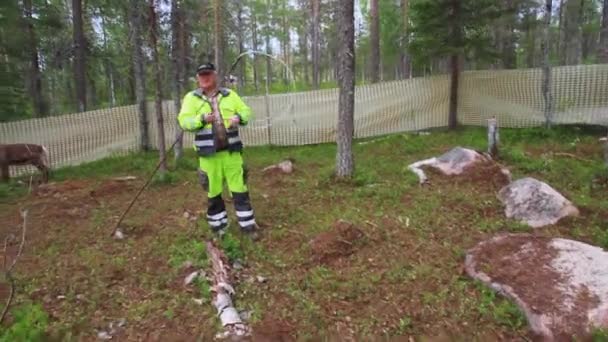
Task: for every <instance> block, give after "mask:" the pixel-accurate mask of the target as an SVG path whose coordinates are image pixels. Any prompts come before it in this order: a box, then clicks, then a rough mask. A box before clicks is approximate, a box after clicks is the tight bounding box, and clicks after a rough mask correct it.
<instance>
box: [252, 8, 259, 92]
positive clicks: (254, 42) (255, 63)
mask: <svg viewBox="0 0 608 342" xmlns="http://www.w3.org/2000/svg"><path fill="white" fill-rule="evenodd" d="M252 11H253V10H252ZM251 47H252V48H253V51H258V24H257V20H256V16H255V14H253V13H252V14H251ZM252 63H253V86H254V88H255V91H256V93H257V92H258V55H257V54H254V55H253V61H252Z"/></svg>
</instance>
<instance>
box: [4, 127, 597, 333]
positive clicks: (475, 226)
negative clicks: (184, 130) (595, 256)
mask: <svg viewBox="0 0 608 342" xmlns="http://www.w3.org/2000/svg"><path fill="white" fill-rule="evenodd" d="M475 134H477V135H478V136H479V137H480V138H479V140H475V141H473V145H474V146H473V147H476V146H478V147H480V148H482V147H483V139H484V134H483V131H481V132H480V133H475ZM477 135H475V136H477ZM431 137H432V138H433V139H432V140H431V139H430V137H418V136H416V137H414V138H412V137H409V136H395V137H392V138H390V139H387V140H384V141H382V142H380V143H373V144H366V145H364V146H357V147H356V148H355V155H356V158H357V160H358V164H357V167H358V173H357V175H356V177H355V178H354V179H353V181H352V182H346V183H335V182H334V181H333V180H332V179H331V177H330V175H331V170H332V165H333V161H334V153H335V150H334V149H333V148H332V147H327V146H316V147H302V148H298V149H281V148H278V149H259V150H253V151H252V152H251V153H250V154H249V155H247V156H246V159H247V160H248V163H249V167H250V170H251V172H250V180H249V185H250V188H251V189H252V201H253V204H254V207H255V209H256V212H257V216H258V220H259V223H260V225H261V226H262V227H263V228H264V229H265V231H264V237H263V239H262V240H261V241H259V242H257V243H255V244H254V243H250V242H249V241H248V240H246V239H241V237H240V234H239V232H238V229H237V228H236V225H235V224H234V222H233V225H232V227H231V234H232V235H233V236H235V237H236V238H237V239H238V240H239V241H240V247H238V248H239V249H240V250H241V251H242V253H243V255H244V257H243V260H242V263H243V269H242V270H237V271H235V272H236V273H237V274H236V278H237V282H236V288H237V298H235V300H236V304H237V305H236V306H237V308H239V309H244V310H248V311H251V313H252V314H251V318H250V321H251V324H252V326H253V329H254V332H255V334H254V340H260V341H264V340H268V341H290V340H295V339H319V338H321V339H322V338H336V337H339V338H340V339H348V338H353V339H355V340H357V339H362V338H374V339H378V338H386V337H395V336H402V337H405V338H409V337H415V338H417V339H420V340H425V339H426V340H429V339H430V340H436V339H438V340H441V339H444V340H445V339H448V340H449V339H450V338H461V339H467V340H484V341H485V340H521V339H523V338H530V337H531V336H530V335H529V334H528V332H527V329H526V326H525V320H523V317H522V315H521V313H518V312H517V310H516V309H514V305H513V304H512V303H510V302H508V301H506V300H504V299H501V298H500V297H496V296H495V295H494V294H493V293H492V292H491V291H489V290H487V289H486V288H484V287H483V286H481V285H480V284H478V283H476V282H473V281H471V280H470V279H469V278H468V277H466V276H464V274H463V268H462V267H463V266H462V262H463V258H464V253H465V251H466V250H467V249H469V248H471V247H472V246H474V245H475V244H476V243H478V242H479V241H483V240H484V239H487V238H489V237H491V236H493V235H494V234H496V233H498V232H522V231H524V232H529V231H530V230H529V229H528V228H526V227H522V226H521V225H520V224H518V223H517V222H514V221H511V220H507V219H505V218H504V217H503V208H502V206H501V204H500V203H499V201H498V200H497V199H496V192H497V191H498V189H500V187H502V186H503V185H504V184H506V183H505V182H506V179H505V178H504V175H503V174H502V173H501V172H500V171H499V170H498V169H496V168H495V167H494V166H492V165H481V166H479V167H478V168H476V169H473V170H467V172H465V174H464V175H462V176H456V177H450V178H446V177H441V176H439V175H436V174H431V175H430V179H431V184H430V185H427V186H422V187H420V186H419V185H418V184H417V180H416V178H415V176H414V175H411V174H409V173H407V172H406V171H403V170H404V168H405V166H407V165H409V164H410V163H411V162H413V161H416V160H419V159H421V158H424V157H428V156H432V155H437V154H438V153H441V152H444V151H446V150H448V149H449V148H450V147H452V146H456V145H466V144H467V143H471V141H470V139H464V140H463V138H461V137H462V135H461V134H459V135H453V134H445V135H444V133H439V134H437V137H435V136H431ZM505 138H506V139H508V135H507V136H506V137H505ZM556 140H559V139H556ZM476 141H479V142H476ZM593 141H594V140H593V137H592V138H589V139H587V140H583V141H582V142H579V146H581V145H586V144H588V145H589V146H588V147H586V150H581V151H582V152H581V153H580V154H578V153H579V151H578V150H576V151H571V149H570V148H569V147H568V145H565V144H561V143H560V142H559V141H557V142H555V145H554V146H553V145H552V146H553V147H552V150H551V151H553V152H554V151H563V152H568V153H577V155H579V156H581V157H582V158H585V159H594V158H595V159H597V155H599V153H600V152H601V150H600V149H599V147H598V148H595V147H594V145H593ZM541 143H542V142H541ZM475 145H476V146H475ZM480 145H481V146H480ZM532 148H536V149H537V150H538V151H540V153H541V154H542V153H547V152H546V151H545V152H543V150H542V148H541V147H539V146H538V145H534V144H532V145H531V146H530V150H532ZM521 149H522V150H524V151H527V150H528V149H527V146H521ZM581 149H582V147H581ZM395 150H397V151H403V152H399V153H398V154H396V153H393V152H392V151H395ZM583 152H584V153H583ZM535 153H536V152H534V153H532V152H530V155H529V156H526V155H523V156H522V155H521V153H520V152H519V150H517V151H514V152H512V153H510V154H509V151H506V152H505V154H507V155H506V156H505V158H504V160H502V161H501V163H503V164H504V165H505V166H507V167H509V168H511V169H512V171H514V173H515V174H516V175H518V174H526V175H528V174H535V176H536V177H539V178H540V179H544V180H546V181H547V182H549V183H550V184H552V185H554V186H555V187H556V188H558V189H559V190H561V191H563V193H564V195H565V196H567V197H569V199H571V200H573V201H574V202H575V203H576V204H577V205H579V208H581V215H580V216H579V217H578V218H568V219H565V220H563V221H560V223H558V224H557V225H556V226H553V227H549V228H546V229H542V230H540V231H538V232H535V233H534V234H539V235H540V236H563V237H569V238H574V239H577V240H582V241H585V242H589V243H593V244H596V245H598V244H601V243H604V241H605V243H606V245H608V238H606V237H605V236H604V235H602V234H603V233H602V229H601V226H602V224H604V223H606V222H608V203H607V202H606V199H605V198H603V197H602V196H601V195H597V194H596V193H593V192H592V191H591V189H592V188H591V185H590V184H591V179H592V178H593V177H595V170H596V169H597V165H600V164H601V162H600V161H599V160H598V161H597V164H589V165H587V164H583V165H581V164H580V162H579V161H576V160H574V159H572V158H558V157H551V158H550V159H546V160H550V162H548V163H547V164H544V163H540V162H538V160H539V158H537V156H536V154H535ZM191 157H192V156H188V158H191ZM287 157H293V158H294V159H295V160H296V161H297V163H296V170H295V171H294V173H292V174H290V175H281V174H272V175H266V174H264V173H263V172H262V171H261V170H262V169H263V168H264V167H265V166H267V165H270V164H272V163H276V162H278V161H280V160H283V159H285V158H287ZM547 158H548V157H547ZM153 160H154V158H153V157H151V161H153ZM547 165H548V166H547ZM591 166H593V167H591ZM579 168H580V169H579ZM121 170H122V171H119V172H116V173H113V174H108V175H103V176H98V177H94V178H88V177H84V178H83V177H79V178H78V179H71V180H65V181H58V182H55V183H53V184H50V185H49V186H47V187H46V188H42V189H39V190H38V191H37V192H36V193H34V194H31V195H25V196H24V197H19V198H13V199H10V200H8V201H5V202H3V203H0V236H6V235H7V234H9V233H12V234H15V235H18V234H19V231H20V230H19V227H20V224H21V220H20V216H19V209H21V208H27V209H28V210H29V223H28V235H27V243H26V247H25V250H24V253H23V256H22V259H21V260H20V262H19V264H18V265H17V267H16V269H15V278H16V279H17V285H18V294H17V297H16V300H15V304H16V305H20V304H23V303H26V302H27V301H31V302H34V303H39V304H41V305H42V306H43V308H44V310H45V311H46V312H47V313H48V314H49V317H50V322H49V327H48V336H49V338H66V336H68V337H71V338H73V339H77V340H95V339H96V333H97V332H98V331H100V330H103V329H107V327H108V325H109V324H110V323H112V322H116V321H118V320H120V319H126V324H125V325H124V326H123V327H121V328H119V329H118V332H117V333H116V335H115V339H118V340H129V341H137V340H147V341H167V340H184V341H190V340H196V339H202V340H208V339H210V338H211V337H212V336H213V335H215V333H216V332H218V331H219V327H218V322H217V318H216V316H215V312H214V309H213V308H212V306H211V305H210V303H209V299H208V298H204V296H202V295H201V293H200V291H198V290H197V289H196V288H192V287H185V286H183V277H184V274H186V273H187V271H188V270H184V269H182V268H180V267H179V266H178V267H176V266H175V265H174V264H175V263H177V261H180V262H181V259H179V258H178V257H177V256H178V255H179V253H180V251H183V250H185V249H186V248H187V247H186V246H187V244H188V243H190V242H192V241H201V242H204V241H205V240H206V239H207V238H209V236H210V235H209V233H208V231H207V228H206V226H205V224H204V223H199V222H198V220H197V219H196V217H198V216H200V215H202V213H203V209H204V208H205V205H206V199H205V196H204V193H203V192H202V191H201V189H200V186H199V185H198V183H197V180H196V173H195V172H194V170H192V171H191V170H190V169H182V170H181V171H179V172H178V173H177V176H176V177H175V179H174V181H173V182H172V183H171V184H157V185H153V186H152V187H151V188H149V189H148V190H146V191H145V192H144V194H143V195H142V197H141V198H140V200H139V201H138V203H137V205H136V206H135V207H134V209H133V211H132V212H131V213H130V214H129V216H128V217H127V219H126V221H125V224H124V233H125V235H126V238H125V239H124V240H115V239H112V238H111V237H110V234H111V232H112V228H113V224H114V223H115V222H116V220H117V218H118V216H119V215H120V213H121V211H122V210H123V209H124V208H125V207H126V205H127V204H128V202H129V200H130V199H131V197H132V196H133V195H134V193H135V192H136V190H137V188H138V187H139V186H141V185H142V184H143V181H144V177H145V175H146V173H145V172H144V173H137V172H135V175H137V176H138V179H136V180H132V181H126V182H123V181H116V180H113V178H115V177H119V176H125V175H128V174H132V173H130V172H128V171H125V169H121ZM126 170H128V168H127V169H126ZM565 170H571V171H572V170H574V171H577V172H578V175H571V174H566V173H565V172H564V171H565ZM227 205H228V206H229V207H230V206H231V203H227ZM185 212H188V214H187V215H185V214H184V213H185ZM201 217H202V216H201ZM193 218H194V219H193ZM233 221H234V218H233ZM604 239H605V240H604ZM11 248H14V246H11ZM256 276H263V277H264V278H265V279H266V280H265V281H263V282H260V281H257V280H256ZM5 292H6V291H2V288H0V296H1V295H3V294H4V293H5ZM193 298H201V299H203V303H202V305H201V304H198V303H196V302H195V301H194V300H193ZM2 299H3V297H2V298H0V300H2ZM9 322H10V320H9Z"/></svg>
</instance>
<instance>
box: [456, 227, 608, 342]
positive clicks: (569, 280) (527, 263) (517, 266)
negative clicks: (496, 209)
mask: <svg viewBox="0 0 608 342" xmlns="http://www.w3.org/2000/svg"><path fill="white" fill-rule="evenodd" d="M606 260H608V254H606V253H605V252H602V251H601V249H599V248H597V247H594V246H590V245H586V244H583V243H581V242H577V241H572V240H565V239H551V238H547V237H538V236H533V235H528V234H505V235H500V236H497V237H494V238H492V239H490V240H487V241H484V242H482V243H480V244H478V245H477V246H476V247H475V248H473V249H472V250H470V251H469V252H468V254H467V257H466V261H465V269H466V272H467V273H468V274H469V275H470V276H471V277H473V278H475V279H477V280H480V281H482V282H484V283H485V284H486V285H488V286H490V287H492V288H493V289H494V290H496V291H499V292H500V293H502V294H505V295H506V296H508V297H510V298H511V299H513V300H514V301H515V302H516V303H517V305H518V306H519V307H520V308H521V309H522V311H523V312H524V313H525V315H526V316H527V319H528V322H529V324H530V327H531V329H532V331H533V332H534V333H536V334H538V335H539V336H541V337H543V338H547V339H557V340H562V339H563V340H571V339H572V337H578V338H585V337H587V335H588V334H589V327H590V325H596V326H597V325H598V321H599V322H602V318H601V316H600V315H601V314H602V313H601V311H602V309H601V308H602V305H606V304H607V303H601V300H602V297H603V296H605V294H608V270H603V269H604V268H605V267H608V262H607V261H606ZM604 300H605V299H604ZM594 313H595V314H594ZM594 315H595V316H596V317H595V318H594ZM600 324H605V325H608V322H603V323H600Z"/></svg>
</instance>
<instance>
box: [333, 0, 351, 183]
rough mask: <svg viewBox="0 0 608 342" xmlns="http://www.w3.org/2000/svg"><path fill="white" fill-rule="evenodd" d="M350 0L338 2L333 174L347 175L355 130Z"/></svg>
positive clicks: (349, 171)
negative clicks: (335, 147) (336, 118)
mask: <svg viewBox="0 0 608 342" xmlns="http://www.w3.org/2000/svg"><path fill="white" fill-rule="evenodd" d="M354 8H355V4H354V0H339V3H338V20H339V25H338V30H339V34H338V37H339V38H338V39H339V40H338V42H339V43H338V44H339V54H338V60H339V61H338V69H339V70H338V75H339V77H338V85H339V87H340V94H339V100H338V134H337V145H338V151H337V155H336V176H337V177H339V178H345V177H351V176H352V175H353V172H354V168H355V165H354V160H353V146H352V145H353V135H354V130H355V125H354V112H355V18H354V11H355V9H354Z"/></svg>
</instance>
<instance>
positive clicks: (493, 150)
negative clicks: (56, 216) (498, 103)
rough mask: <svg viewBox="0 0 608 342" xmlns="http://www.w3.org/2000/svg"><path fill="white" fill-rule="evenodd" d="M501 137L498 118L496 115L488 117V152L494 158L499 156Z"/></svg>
mask: <svg viewBox="0 0 608 342" xmlns="http://www.w3.org/2000/svg"><path fill="white" fill-rule="evenodd" d="M499 139H500V137H499V134H498V121H497V120H496V117H494V118H492V119H488V153H489V154H490V155H491V156H492V158H496V156H498V143H499V141H500V140H499Z"/></svg>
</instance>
